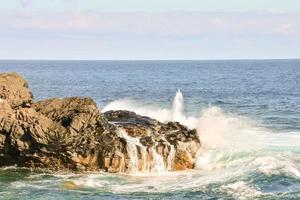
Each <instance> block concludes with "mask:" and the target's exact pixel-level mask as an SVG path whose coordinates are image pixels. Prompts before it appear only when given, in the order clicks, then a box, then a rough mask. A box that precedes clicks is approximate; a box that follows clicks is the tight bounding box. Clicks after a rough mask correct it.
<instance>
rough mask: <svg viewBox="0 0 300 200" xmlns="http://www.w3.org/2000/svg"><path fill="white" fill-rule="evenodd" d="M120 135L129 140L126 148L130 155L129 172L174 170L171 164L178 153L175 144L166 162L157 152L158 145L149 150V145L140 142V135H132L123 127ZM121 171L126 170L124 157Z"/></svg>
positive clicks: (119, 130) (119, 131) (120, 129)
mask: <svg viewBox="0 0 300 200" xmlns="http://www.w3.org/2000/svg"><path fill="white" fill-rule="evenodd" d="M118 135H119V137H121V138H124V139H125V140H126V142H127V145H126V150H127V153H128V157H129V167H128V169H127V171H128V172H130V173H138V172H163V171H166V169H168V170H172V168H171V166H172V165H173V161H174V158H173V157H175V153H176V152H175V149H174V147H173V146H171V151H170V154H169V156H168V159H167V163H165V162H164V159H163V157H162V155H160V154H159V153H157V152H156V150H155V149H156V145H154V146H153V147H151V148H150V149H149V150H148V149H147V147H145V146H143V145H142V144H141V143H140V141H139V138H138V137H130V136H129V135H128V134H127V132H126V131H125V130H124V129H122V128H118ZM138 148H139V149H140V154H141V159H139V151H138ZM148 151H149V152H148ZM120 172H126V169H125V159H124V157H123V159H122V161H121V166H120Z"/></svg>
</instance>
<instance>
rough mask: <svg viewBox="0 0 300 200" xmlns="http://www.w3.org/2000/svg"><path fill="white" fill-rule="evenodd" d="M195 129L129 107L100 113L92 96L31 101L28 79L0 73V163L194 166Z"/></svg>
mask: <svg viewBox="0 0 300 200" xmlns="http://www.w3.org/2000/svg"><path fill="white" fill-rule="evenodd" d="M200 146H201V144H200V141H199V139H198V136H197V133H196V130H190V129H188V128H187V127H185V126H183V125H181V124H180V123H178V122H169V123H161V122H159V121H157V120H154V119H151V118H149V117H145V116H140V115H137V114H135V113H133V112H129V111H110V112H106V113H101V112H100V110H99V109H98V108H97V105H96V103H95V102H94V101H93V100H92V99H91V98H85V97H71V98H63V99H60V98H53V99H47V100H43V101H39V102H33V96H32V94H31V92H30V91H29V89H28V84H27V81H26V80H24V79H23V78H22V77H21V76H19V75H17V74H15V73H12V74H0V166H9V165H17V166H24V167H30V168H32V169H49V170H65V171H87V170H105V171H108V172H132V171H155V170H163V169H166V170H184V169H190V168H193V167H194V163H195V158H196V156H197V153H198V151H199V148H200Z"/></svg>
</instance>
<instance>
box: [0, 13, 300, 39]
mask: <svg viewBox="0 0 300 200" xmlns="http://www.w3.org/2000/svg"><path fill="white" fill-rule="evenodd" d="M0 17H1V18H0V30H18V31H19V32H27V31H28V30H32V31H47V32H48V33H51V32H60V31H64V32H72V33H77V34H82V35H99V34H107V35H122V34H123V35H128V36H130V35H131V36H158V37H159V36H161V37H167V36H169V37H203V36H207V35H210V36H211V35H215V36H218V35H222V36H238V35H239V36H243V35H247V36H249V35H252V36H260V35H273V36H299V37H300V13H268V12H264V13H258V12H246V13H242V12H231V13H229V12H224V13H222V12H156V13H148V12H131V13H126V12H123V13H122V12H30V11H24V12H15V13H11V12H2V13H1V14H0Z"/></svg>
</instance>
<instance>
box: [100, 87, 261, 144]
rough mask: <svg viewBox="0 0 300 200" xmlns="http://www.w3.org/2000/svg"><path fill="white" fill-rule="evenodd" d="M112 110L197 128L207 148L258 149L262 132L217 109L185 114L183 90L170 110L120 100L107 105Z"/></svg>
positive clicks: (248, 123)
mask: <svg viewBox="0 0 300 200" xmlns="http://www.w3.org/2000/svg"><path fill="white" fill-rule="evenodd" d="M108 110H129V111H132V112H135V113H137V114H139V115H143V116H148V117H151V118H154V119H156V120H158V121H160V122H169V121H178V122H180V123H182V124H184V125H186V126H187V127H189V128H196V129H197V132H198V134H199V137H200V139H201V143H202V146H203V147H204V148H222V149H224V148H231V149H232V148H239V149H241V148H249V147H250V146H251V147H253V146H257V145H259V141H258V139H259V138H260V137H259V134H260V132H261V131H262V130H260V129H259V128H258V126H257V124H256V123H255V122H254V121H251V120H249V119H246V118H243V117H239V116H234V115H232V114H226V113H224V112H223V111H222V109H221V108H219V107H215V106H210V107H208V108H206V109H203V110H202V111H200V112H199V115H198V116H188V115H187V114H186V113H185V112H184V98H183V94H182V92H181V91H180V90H178V91H177V92H176V95H175V97H174V100H173V103H172V106H171V108H169V109H168V108H161V107H159V106H155V105H145V104H143V103H141V102H137V101H135V100H131V99H120V100H116V101H113V102H111V103H109V104H108V105H107V106H105V107H104V109H103V112H106V111H108Z"/></svg>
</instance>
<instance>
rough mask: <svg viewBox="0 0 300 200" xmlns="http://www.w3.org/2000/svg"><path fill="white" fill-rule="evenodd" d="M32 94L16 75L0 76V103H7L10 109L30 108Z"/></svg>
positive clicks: (4, 74)
mask: <svg viewBox="0 0 300 200" xmlns="http://www.w3.org/2000/svg"><path fill="white" fill-rule="evenodd" d="M32 99H33V96H32V93H31V92H30V91H29V89H28V83H27V81H26V80H24V79H23V78H22V77H21V76H19V75H18V74H16V73H3V74H0V101H3V100H5V101H8V102H9V103H10V105H11V106H12V107H17V106H23V107H24V106H30V104H31V103H32Z"/></svg>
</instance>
